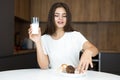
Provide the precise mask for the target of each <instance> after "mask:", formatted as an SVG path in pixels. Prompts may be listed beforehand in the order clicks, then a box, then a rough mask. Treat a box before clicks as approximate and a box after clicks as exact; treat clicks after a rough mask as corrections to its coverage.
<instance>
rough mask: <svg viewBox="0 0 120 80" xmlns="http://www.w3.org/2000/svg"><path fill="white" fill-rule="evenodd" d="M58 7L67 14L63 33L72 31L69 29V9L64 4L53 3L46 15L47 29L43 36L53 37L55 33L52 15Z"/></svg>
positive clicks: (70, 17) (70, 18)
mask: <svg viewBox="0 0 120 80" xmlns="http://www.w3.org/2000/svg"><path fill="white" fill-rule="evenodd" d="M58 7H63V8H64V9H65V11H66V14H67V22H66V25H65V26H64V31H65V32H70V31H74V29H73V28H72V27H71V20H72V16H71V12H70V10H69V7H68V6H67V4H65V3H62V2H57V3H54V4H53V5H52V7H51V8H50V11H49V14H48V22H47V27H46V30H45V32H44V33H43V34H49V35H53V34H54V33H55V31H56V27H55V21H54V14H55V10H56V8H58Z"/></svg>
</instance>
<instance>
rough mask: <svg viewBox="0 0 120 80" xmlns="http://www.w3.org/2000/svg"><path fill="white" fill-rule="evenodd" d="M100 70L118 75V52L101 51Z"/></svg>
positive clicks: (119, 72)
mask: <svg viewBox="0 0 120 80" xmlns="http://www.w3.org/2000/svg"><path fill="white" fill-rule="evenodd" d="M101 71H102V72H108V73H112V74H117V75H120V52H109V51H106V52H101Z"/></svg>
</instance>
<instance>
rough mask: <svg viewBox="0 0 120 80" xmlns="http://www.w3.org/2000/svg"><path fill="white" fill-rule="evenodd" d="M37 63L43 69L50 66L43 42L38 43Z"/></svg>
mask: <svg viewBox="0 0 120 80" xmlns="http://www.w3.org/2000/svg"><path fill="white" fill-rule="evenodd" d="M36 52H37V61H38V64H39V66H40V68H41V69H47V68H48V65H49V59H48V56H47V55H45V54H44V52H43V49H42V45H41V42H37V43H36Z"/></svg>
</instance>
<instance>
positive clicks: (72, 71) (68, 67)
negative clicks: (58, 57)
mask: <svg viewBox="0 0 120 80" xmlns="http://www.w3.org/2000/svg"><path fill="white" fill-rule="evenodd" d="M66 72H67V73H74V72H75V68H74V67H73V66H72V65H68V66H67V67H66Z"/></svg>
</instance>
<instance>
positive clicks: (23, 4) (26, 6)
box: [14, 0, 30, 21]
mask: <svg viewBox="0 0 120 80" xmlns="http://www.w3.org/2000/svg"><path fill="white" fill-rule="evenodd" d="M14 1H15V4H14V5H15V16H16V17H18V18H21V19H24V20H27V21H29V20H30V0H14Z"/></svg>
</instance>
